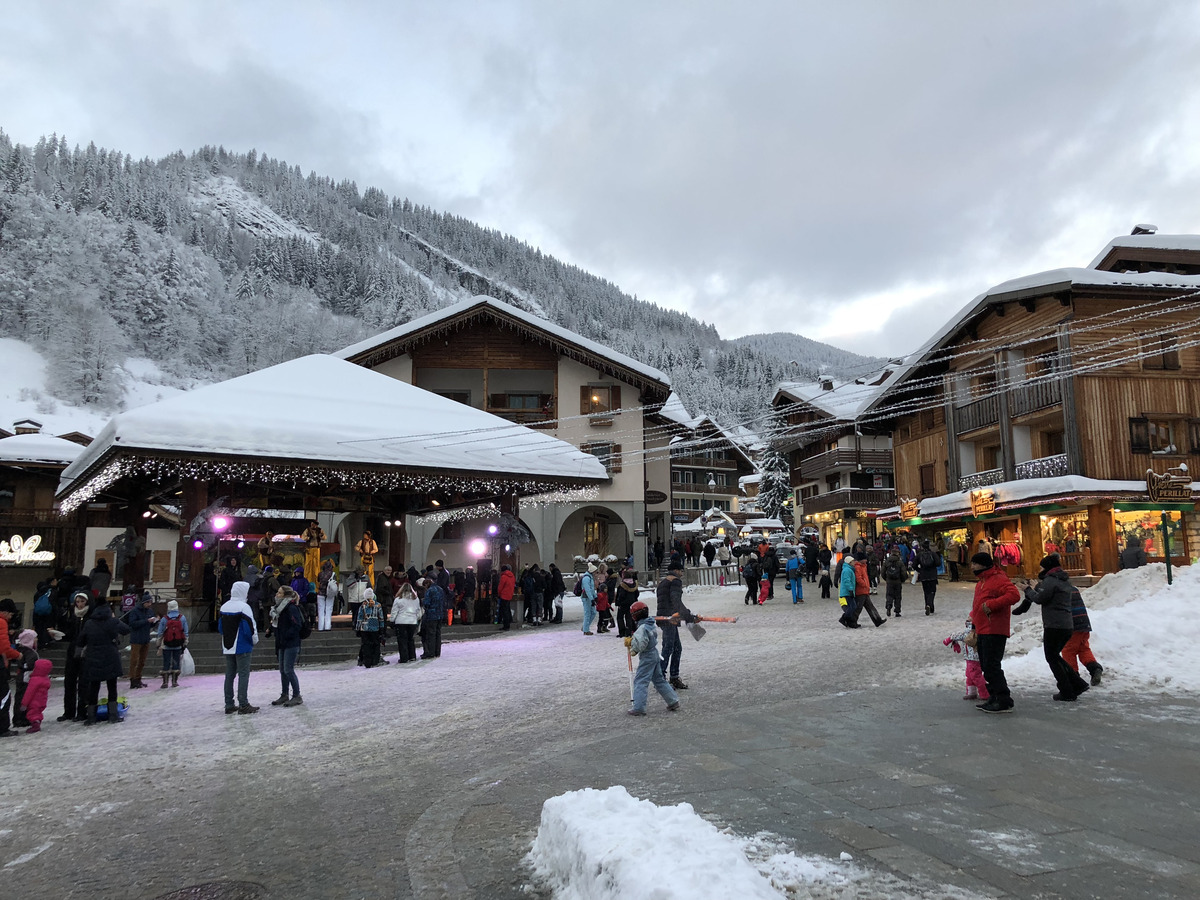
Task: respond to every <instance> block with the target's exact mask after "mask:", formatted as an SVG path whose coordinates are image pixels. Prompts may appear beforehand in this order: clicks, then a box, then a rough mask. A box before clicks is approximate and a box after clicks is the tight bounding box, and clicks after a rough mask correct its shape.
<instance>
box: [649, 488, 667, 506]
mask: <svg viewBox="0 0 1200 900" xmlns="http://www.w3.org/2000/svg"><path fill="white" fill-rule="evenodd" d="M646 502H647V503H649V504H650V505H651V506H653V505H654V504H656V503H666V502H667V495H666V494H664V493H663V492H662V491H646Z"/></svg>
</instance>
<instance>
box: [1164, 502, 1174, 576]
mask: <svg viewBox="0 0 1200 900" xmlns="http://www.w3.org/2000/svg"><path fill="white" fill-rule="evenodd" d="M1170 522H1171V514H1170V513H1169V512H1167V511H1166V510H1163V514H1162V533H1163V556H1164V557H1166V560H1167V584H1171V583H1172V577H1171V533H1170V532H1169V531H1168V530H1167V527H1168V525H1169V524H1170Z"/></svg>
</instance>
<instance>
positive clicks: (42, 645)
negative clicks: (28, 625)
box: [33, 578, 58, 650]
mask: <svg viewBox="0 0 1200 900" xmlns="http://www.w3.org/2000/svg"><path fill="white" fill-rule="evenodd" d="M57 586H58V579H57V578H51V579H49V580H48V581H43V582H42V583H41V584H39V585H38V586H37V590H35V591H34V594H33V630H34V631H36V632H37V638H38V640H37V648H38V649H39V650H44V649H46V647H48V646H50V633H49V632H48V631H47V629H48V628H50V627H52V626H53V625H54V602H53V599H52V598H53V596H54V589H55V588H56V587H57Z"/></svg>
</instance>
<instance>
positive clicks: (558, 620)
mask: <svg viewBox="0 0 1200 900" xmlns="http://www.w3.org/2000/svg"><path fill="white" fill-rule="evenodd" d="M566 592H567V583H566V581H565V580H564V579H563V573H562V570H561V569H559V567H558V566H556V565H555V564H554V563H550V585H549V587H547V588H546V600H547V602H548V603H549V604H550V606H551V607H552V612H551V614H552V615H553V618H552V619H548V620H547V621H551V622H553V623H554V624H555V625H561V624H562V617H563V604H562V597H563V595H564V594H566ZM555 601H558V602H555Z"/></svg>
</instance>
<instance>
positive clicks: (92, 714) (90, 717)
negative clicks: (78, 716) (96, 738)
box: [83, 704, 96, 728]
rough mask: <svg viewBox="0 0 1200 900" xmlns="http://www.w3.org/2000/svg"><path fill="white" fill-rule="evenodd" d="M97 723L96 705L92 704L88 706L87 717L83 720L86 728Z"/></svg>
mask: <svg viewBox="0 0 1200 900" xmlns="http://www.w3.org/2000/svg"><path fill="white" fill-rule="evenodd" d="M95 724H96V705H95V704H90V705H89V706H88V708H87V718H86V719H84V720H83V725H84V727H85V728H86V727H87V726H89V725H95Z"/></svg>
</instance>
